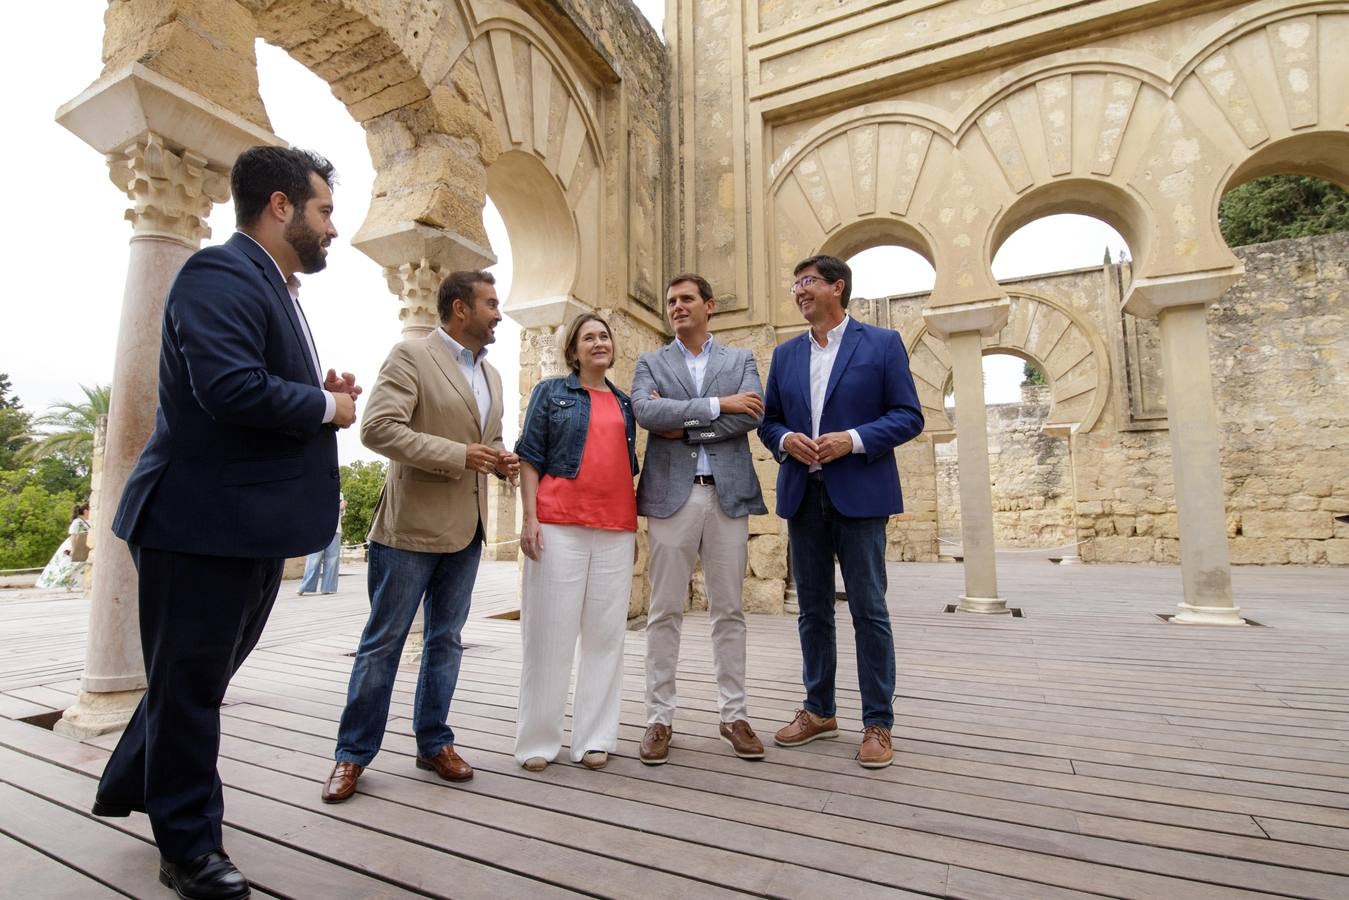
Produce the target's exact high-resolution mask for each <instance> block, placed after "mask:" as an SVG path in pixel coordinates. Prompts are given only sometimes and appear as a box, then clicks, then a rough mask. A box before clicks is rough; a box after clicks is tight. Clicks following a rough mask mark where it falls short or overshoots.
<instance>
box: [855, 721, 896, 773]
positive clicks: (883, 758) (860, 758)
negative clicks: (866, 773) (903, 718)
mask: <svg viewBox="0 0 1349 900" xmlns="http://www.w3.org/2000/svg"><path fill="white" fill-rule="evenodd" d="M893 759H894V754H893V753H892V752H891V750H890V729H889V728H886V727H885V726H884V725H868V726H867V727H866V728H863V729H862V746H861V747H859V748H858V750H857V762H858V763H859V764H860V765H861V766H862V768H864V769H884V768H885V767H886V766H888V765H890V762H891V760H893Z"/></svg>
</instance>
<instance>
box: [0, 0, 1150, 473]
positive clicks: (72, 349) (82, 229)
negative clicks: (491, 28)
mask: <svg viewBox="0 0 1349 900" xmlns="http://www.w3.org/2000/svg"><path fill="white" fill-rule="evenodd" d="M103 5H104V4H103V3H100V2H95V0H44V2H42V3H16V4H11V5H10V6H11V8H9V9H7V10H6V16H7V27H6V28H5V29H4V31H3V34H2V35H0V77H3V81H4V83H6V84H9V85H11V90H10V91H9V92H8V94H7V97H6V101H7V106H8V109H7V115H8V119H9V121H10V122H11V126H10V130H9V134H10V137H9V139H8V140H6V141H5V142H4V143H3V145H0V159H2V161H3V171H5V172H8V173H9V181H8V183H7V185H6V191H7V194H8V197H9V210H10V212H9V214H7V215H6V216H5V217H4V218H3V221H2V222H0V246H3V247H4V263H5V265H4V269H5V272H6V275H7V283H8V284H9V286H10V287H9V290H10V294H9V296H8V298H7V300H6V302H5V313H4V318H3V324H0V372H6V373H8V374H9V377H10V380H11V381H12V382H13V385H14V393H15V394H16V395H17V396H18V397H19V398H20V400H21V401H22V402H23V405H24V408H25V409H27V410H29V411H31V412H35V413H41V412H43V411H44V410H45V409H46V407H47V406H48V405H49V404H51V403H54V402H57V401H61V400H73V399H77V398H79V397H80V396H81V395H80V392H79V385H81V384H87V385H94V384H102V383H108V382H110V381H111V380H112V372H113V364H114V355H115V349H116V339H117V328H118V318H119V313H120V309H121V303H122V291H123V287H124V283H125V277H126V260H127V241H128V239H129V238H130V236H131V227H130V224H129V223H127V222H126V221H125V220H124V218H123V214H124V212H125V210H126V208H127V200H126V197H125V196H124V195H123V194H122V193H121V192H120V191H119V190H118V189H117V188H115V187H114V186H113V185H112V183H111V182H110V181H109V180H108V174H107V166H106V165H105V164H104V162H103V160H101V159H100V158H99V157H98V154H97V153H96V152H95V151H94V150H93V149H91V148H90V147H89V146H88V145H86V144H85V143H84V142H83V141H81V140H80V139H79V138H77V137H75V136H74V135H73V134H71V133H70V132H68V131H66V130H65V129H64V128H62V127H60V126H59V125H57V124H56V122H55V120H54V113H55V111H56V109H57V107H59V106H60V105H61V104H62V103H65V102H66V101H67V100H70V99H71V98H73V97H75V96H76V95H77V94H79V93H80V91H82V90H84V88H86V87H87V86H88V85H89V84H90V83H91V82H93V81H94V79H95V78H97V77H98V74H99V71H100V69H101V61H100V60H101V43H102V32H103V21H102V7H103ZM664 5H665V4H664V0H641V2H639V3H638V6H640V7H641V8H642V9H643V12H644V13H646V15H647V18H648V19H650V20H652V21H653V24H654V26H655V27H656V29H657V30H658V31H659V30H660V27H661V19H662V17H663V15H664ZM54 48H56V52H53V51H54ZM258 65H259V80H260V84H261V91H262V96H263V100H264V102H265V103H266V106H267V110H268V113H269V115H270V116H271V119H272V126H273V129H274V130H275V132H276V133H277V134H278V135H280V136H281V137H283V138H285V139H286V140H288V141H291V142H293V143H294V144H296V145H298V146H302V147H308V148H312V149H314V150H317V151H319V152H321V153H323V154H325V155H326V156H328V157H329V158H330V159H332V161H333V162H334V164H335V165H336V166H337V171H338V177H339V184H338V187H337V190H336V192H335V200H336V212H335V215H334V220H335V222H336V224H337V227H338V230H339V232H340V235H339V237H338V239H337V241H335V242H334V245H333V250H332V252H331V253H330V255H329V264H328V267H327V269H325V270H324V271H323V272H322V273H319V274H317V275H311V276H307V277H306V278H305V286H304V289H303V293H302V294H301V299H302V302H303V303H304V306H305V312H306V315H307V317H308V318H309V321H310V324H311V326H312V328H313V331H314V335H315V340H316V342H317V344H318V347H319V352H320V355H321V359H322V361H323V364H324V366H325V367H328V366H332V367H336V368H339V369H346V370H349V371H352V372H354V373H355V374H356V375H357V377H358V379H359V381H360V382H361V383H362V384H364V385H366V386H367V387H368V386H370V385H371V384H373V382H374V379H375V375H376V373H377V371H378V369H379V365H380V362H381V361H382V360H383V358H384V355H385V354H386V353H387V351H388V348H389V347H390V346H391V345H392V344H393V343H394V342H396V341H397V340H398V338H399V324H398V302H397V299H396V297H395V296H394V295H393V294H392V293H391V292H390V291H389V290H388V288H387V287H386V286H385V283H384V278H383V276H382V274H381V272H380V270H379V267H378V266H377V265H376V264H375V263H374V262H373V261H371V260H370V259H369V258H368V257H366V256H365V255H364V254H362V253H360V252H359V251H357V250H354V249H353V248H352V247H351V245H350V243H349V242H350V238H351V236H352V235H353V234H355V232H356V230H357V228H359V227H360V224H361V222H362V221H363V220H364V218H365V213H366V208H367V206H368V203H369V196H370V185H371V182H372V180H373V177H374V175H373V172H372V170H371V167H370V157H369V153H368V151H367V150H366V146H365V139H364V134H363V132H362V131H361V128H360V126H359V125H357V124H356V123H355V122H354V121H352V120H351V118H350V117H349V116H348V115H347V113H346V111H345V109H343V107H342V105H341V104H340V103H339V102H338V101H337V100H336V99H334V98H333V96H332V94H331V93H330V92H329V90H328V88H327V85H325V84H324V83H323V82H322V81H321V80H320V79H319V78H318V77H317V76H314V75H312V74H311V73H309V72H307V71H305V70H304V69H303V67H301V66H300V65H299V64H298V63H296V62H294V61H293V60H291V59H290V58H289V57H288V56H286V55H285V54H284V53H283V52H281V51H279V50H276V49H275V48H273V47H269V46H266V45H261V44H260V45H259V48H258ZM486 218H487V226H488V236H489V238H490V239H491V241H492V245H493V247H494V249H495V250H496V253H497V255H498V257H499V259H500V262H499V264H498V267H497V269H496V274H497V277H498V287H499V288H500V293H501V296H502V297H503V298H505V297H506V296H508V293H509V281H510V273H509V268H510V264H511V261H510V250H509V243H508V240H507V238H506V235H505V232H504V227H503V226H502V225H501V222H500V219H499V218H497V217H496V216H495V215H494V210H492V209H491V208H490V206H489V209H488V211H487V216H486ZM1056 218H1058V219H1062V218H1065V217H1056ZM1073 220H1075V221H1073ZM233 223H234V213H233V208H232V206H231V205H230V204H224V205H221V206H218V207H216V209H215V211H214V213H213V215H212V216H211V218H210V225H211V230H212V235H211V237H210V238H209V239H208V241H209V242H212V243H215V242H220V241H224V240H226V239H227V238H228V237H229V235H230V233H231V232H232V230H233ZM1107 245H1109V246H1110V247H1111V248H1112V250H1113V251H1114V252H1116V253H1117V252H1118V248H1120V247H1122V246H1123V241H1122V240H1121V239H1120V237H1119V235H1117V234H1115V233H1114V231H1113V230H1111V229H1110V228H1109V227H1108V226H1105V225H1104V224H1102V223H1099V222H1096V221H1094V220H1090V219H1081V218H1080V217H1071V219H1070V220H1069V221H1068V222H1062V221H1057V222H1055V221H1050V220H1041V222H1040V223H1034V224H1032V225H1031V226H1028V227H1027V228H1026V229H1023V230H1022V231H1021V232H1018V233H1017V234H1016V235H1014V236H1013V237H1012V239H1011V240H1009V241H1008V243H1007V245H1006V246H1005V247H1004V249H1003V251H1002V252H1001V253H1000V254H999V257H998V259H997V260H996V261H995V263H994V271H995V273H996V274H998V275H999V276H1000V277H1009V276H1012V275H1019V274H1033V273H1036V272H1046V271H1055V270H1059V269H1065V268H1074V267H1077V266H1087V265H1096V264H1099V263H1100V261H1101V255H1102V250H1103V248H1104V247H1105V246H1107ZM906 257H907V258H906ZM915 261H916V262H915ZM857 263H858V265H857V273H856V274H857V287H856V290H857V292H858V294H859V295H860V296H878V295H881V294H890V293H897V292H903V291H913V290H923V289H926V288H928V287H930V286H931V278H932V276H931V269H930V267H928V266H927V264H926V262H923V261H922V260H921V259H918V258H917V257H916V255H913V254H907V251H897V250H894V249H892V248H885V249H878V250H874V251H868V253H866V254H864V255H863V256H862V257H861V258H859V259H858V260H857ZM518 355H519V330H518V328H517V327H515V326H514V323H512V322H510V321H509V320H507V321H506V322H503V323H502V326H500V327H498V329H497V342H496V344H495V345H493V347H492V349H491V351H490V356H489V358H490V359H491V360H492V361H493V363H494V364H495V365H496V366H497V368H498V369H500V371H501V373H502V376H503V380H504V381H506V382H507V391H508V402H507V407H506V408H507V410H508V414H507V417H506V418H507V422H506V430H507V434H508V443H510V441H511V440H513V437H512V436H513V435H514V433H515V431H516V428H517V425H516V422H515V417H514V416H513V415H511V414H510V411H511V410H513V409H514V408H515V404H513V403H512V402H511V392H512V391H513V390H515V387H514V386H515V385H516V384H518V378H519V366H518ZM989 369H990V371H989V374H988V378H987V380H988V382H989V384H990V386H991V391H990V399H991V400H993V401H994V402H998V401H1000V400H1007V399H1015V396H1014V395H1015V387H1014V385H1015V383H1016V382H1019V380H1020V362H1019V361H1016V362H1014V363H1012V364H1011V365H1010V367H1009V371H1010V370H1011V369H1014V370H1015V371H1014V372H1013V373H1012V374H999V372H1000V370H997V371H995V369H997V367H996V364H995V362H994V361H993V360H990V361H989ZM340 450H341V455H342V460H343V461H344V462H350V461H352V460H354V459H363V458H372V457H373V454H371V453H370V452H369V451H367V450H365V449H364V448H363V447H362V446H361V444H360V441H359V439H358V437H357V430H356V428H351V429H347V430H346V431H345V432H343V433H342V436H341V441H340Z"/></svg>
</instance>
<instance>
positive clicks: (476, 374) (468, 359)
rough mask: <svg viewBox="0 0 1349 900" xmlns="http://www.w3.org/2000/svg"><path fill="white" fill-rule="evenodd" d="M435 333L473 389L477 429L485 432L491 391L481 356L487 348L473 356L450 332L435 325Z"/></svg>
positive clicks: (485, 352) (490, 404) (490, 403)
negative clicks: (476, 409)
mask: <svg viewBox="0 0 1349 900" xmlns="http://www.w3.org/2000/svg"><path fill="white" fill-rule="evenodd" d="M436 334H438V335H440V339H441V340H442V341H444V342H445V346H446V347H449V348H450V355H451V356H453V357H454V361H455V362H457V363H459V371H461V372H463V373H464V380H465V381H467V382H468V385H469V387H471V388H472V389H473V399H474V400H476V401H477V403H478V430H479V431H481V432H483V433H484V434H485V433H486V432H487V411H488V410H489V409H490V408H491V406H492V392H491V391H489V390H488V388H487V373H486V372H484V371H483V370H482V358H483V357H484V356H486V355H487V348H486V347H483V348H482V349H481V350H479V351H478V355H477V356H474V355H473V351H472V350H469V349H468V348H467V347H465V346H464V345H463V344H461V343H459V342H458V341H456V340H455V339H454V338H452V337H450V333H449V332H448V331H446V330H445V329H444V328H442V327H439V326H437V327H436Z"/></svg>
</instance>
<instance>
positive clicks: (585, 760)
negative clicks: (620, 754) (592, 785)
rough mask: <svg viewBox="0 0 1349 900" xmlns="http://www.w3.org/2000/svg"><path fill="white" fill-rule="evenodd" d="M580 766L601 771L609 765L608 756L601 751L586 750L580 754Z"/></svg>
mask: <svg viewBox="0 0 1349 900" xmlns="http://www.w3.org/2000/svg"><path fill="white" fill-rule="evenodd" d="M581 765H583V766H585V767H586V768H587V769H603V768H604V767H605V766H607V765H609V754H608V753H605V752H604V751H603V750H587V751H586V752H585V753H583V754H581Z"/></svg>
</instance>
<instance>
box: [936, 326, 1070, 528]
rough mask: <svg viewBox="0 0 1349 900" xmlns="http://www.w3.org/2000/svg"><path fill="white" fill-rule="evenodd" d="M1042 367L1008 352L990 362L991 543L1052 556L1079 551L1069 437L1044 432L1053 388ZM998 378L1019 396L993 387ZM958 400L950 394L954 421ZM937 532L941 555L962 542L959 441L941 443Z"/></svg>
mask: <svg viewBox="0 0 1349 900" xmlns="http://www.w3.org/2000/svg"><path fill="white" fill-rule="evenodd" d="M1042 365H1043V364H1042V363H1040V362H1039V361H1038V360H1035V359H1033V358H1031V357H1030V356H1028V355H1026V354H1024V353H1019V352H1013V351H1010V350H1008V349H1006V348H1002V349H998V350H992V351H989V352H987V353H986V354H985V355H984V372H985V382H984V395H985V402H986V404H987V407H988V466H989V478H990V482H991V484H992V488H993V540H994V543H995V545H996V546H997V547H998V548H999V549H1039V550H1044V549H1049V548H1052V547H1062V546H1065V545H1068V544H1071V543H1073V541H1074V540H1075V538H1074V537H1073V535H1074V531H1075V529H1074V525H1073V522H1074V520H1073V514H1074V511H1073V507H1074V499H1073V498H1074V491H1073V484H1072V466H1071V464H1070V460H1069V447H1068V440H1067V436H1066V434H1065V433H1064V432H1062V431H1061V430H1058V429H1052V428H1051V429H1046V428H1045V422H1046V419H1047V418H1048V416H1049V410H1050V407H1051V396H1050V391H1051V387H1050V385H1049V384H1048V383H1047V382H1048V379H1047V377H1046V376H1045V374H1044V370H1043V368H1042ZM993 375H996V376H997V377H998V378H1000V379H1001V380H1004V381H1015V383H1016V386H1015V393H1014V394H1013V393H1009V392H1008V391H1007V390H1005V389H1003V388H1000V387H998V388H995V387H994V383H993V382H994V379H993V378H991V377H990V376H993ZM954 406H955V398H954V396H953V394H952V392H951V389H950V386H949V384H948V387H947V408H948V410H950V412H948V416H949V417H952V418H953V417H954V412H953V410H954ZM935 453H936V479H937V527H938V540H939V541H940V544H941V546H942V548H943V552H945V553H949V552H951V550H952V548H954V547H957V546H959V544H960V542H961V531H960V473H959V466H958V463H957V457H958V453H959V442H958V439H953V440H950V441H947V442H944V443H938V444H937V445H936V447H935Z"/></svg>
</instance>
